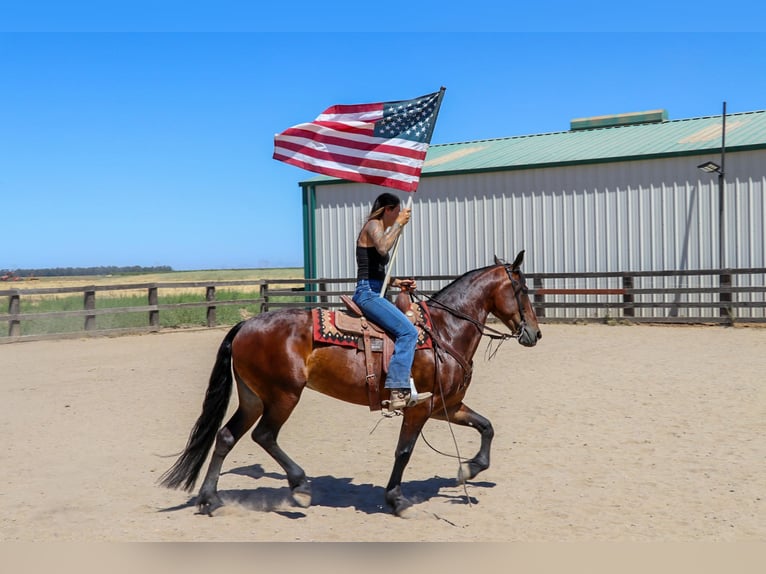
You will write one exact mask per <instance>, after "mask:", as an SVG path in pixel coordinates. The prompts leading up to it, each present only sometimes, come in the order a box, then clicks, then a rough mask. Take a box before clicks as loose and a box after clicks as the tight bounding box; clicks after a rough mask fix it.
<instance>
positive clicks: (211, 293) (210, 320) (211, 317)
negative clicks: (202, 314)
mask: <svg viewBox="0 0 766 574" xmlns="http://www.w3.org/2000/svg"><path fill="white" fill-rule="evenodd" d="M205 301H207V302H208V303H210V302H214V301H215V285H208V286H207V288H206V289H205ZM215 325H216V320H215V305H208V306H207V326H208V327H215Z"/></svg>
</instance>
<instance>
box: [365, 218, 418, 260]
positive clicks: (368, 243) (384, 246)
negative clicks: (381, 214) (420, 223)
mask: <svg viewBox="0 0 766 574" xmlns="http://www.w3.org/2000/svg"><path fill="white" fill-rule="evenodd" d="M409 220H410V210H409V209H403V210H402V211H400V212H399V215H398V216H397V217H396V221H395V222H394V224H393V225H392V226H391V227H389V228H388V229H383V222H382V221H381V220H380V219H371V220H369V221H368V222H367V224H366V225H365V226H364V230H363V233H362V241H360V244H361V246H362V247H375V249H376V250H377V252H378V253H380V254H381V255H385V254H386V253H388V252H389V251H390V250H391V248H392V247H393V246H394V243H396V238H397V237H399V235H401V233H402V229H404V226H405V225H406V224H407V222H408V221H409Z"/></svg>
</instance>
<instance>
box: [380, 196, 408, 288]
mask: <svg viewBox="0 0 766 574" xmlns="http://www.w3.org/2000/svg"><path fill="white" fill-rule="evenodd" d="M404 209H412V195H410V197H409V199H408V200H407V205H405V206H404ZM402 233H404V227H402V231H401V233H400V234H399V237H397V238H396V241H395V242H394V248H393V249H392V250H391V257H390V259H389V260H388V270H387V271H386V278H385V279H384V280H383V287H381V288H380V296H381V297H385V296H386V290H387V289H388V282H389V281H390V280H391V270H392V269H393V268H394V265H393V263H394V259H396V252H397V250H398V249H399V242H400V241H401V239H402Z"/></svg>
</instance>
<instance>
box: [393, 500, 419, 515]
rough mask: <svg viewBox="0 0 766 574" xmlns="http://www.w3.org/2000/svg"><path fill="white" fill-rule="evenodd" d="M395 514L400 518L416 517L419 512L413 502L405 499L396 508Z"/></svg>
mask: <svg viewBox="0 0 766 574" xmlns="http://www.w3.org/2000/svg"><path fill="white" fill-rule="evenodd" d="M394 514H395V515H396V516H397V517H399V518H404V519H407V518H414V516H415V514H417V512H416V511H415V507H414V506H412V503H411V502H410V501H409V500H407V499H404V501H403V503H400V504H399V506H398V507H397V508H395V509H394Z"/></svg>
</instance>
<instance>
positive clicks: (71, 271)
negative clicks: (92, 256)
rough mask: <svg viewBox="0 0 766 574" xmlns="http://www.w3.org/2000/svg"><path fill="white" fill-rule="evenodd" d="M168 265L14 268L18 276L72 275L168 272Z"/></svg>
mask: <svg viewBox="0 0 766 574" xmlns="http://www.w3.org/2000/svg"><path fill="white" fill-rule="evenodd" d="M171 271H173V268H172V267H170V265H157V266H155V267H142V266H141V265H129V266H123V267H120V266H118V265H102V266H100V267H51V268H49V269H15V270H14V273H15V274H16V275H18V276H20V277H30V276H33V277H73V276H75V275H129V274H138V273H169V272H171Z"/></svg>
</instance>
